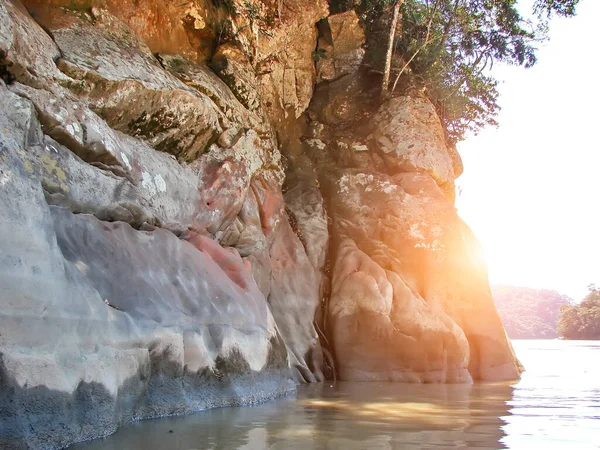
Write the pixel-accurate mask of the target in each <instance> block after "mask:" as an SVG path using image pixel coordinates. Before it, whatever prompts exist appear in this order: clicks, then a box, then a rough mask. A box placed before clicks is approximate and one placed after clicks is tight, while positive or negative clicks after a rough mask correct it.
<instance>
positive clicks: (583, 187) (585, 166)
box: [457, 0, 600, 300]
mask: <svg viewBox="0 0 600 450" xmlns="http://www.w3.org/2000/svg"><path fill="white" fill-rule="evenodd" d="M521 3H524V2H523V1H522V2H521ZM599 27H600V1H598V0H581V3H580V5H579V7H578V13H577V16H576V17H574V18H570V19H563V18H554V19H553V21H552V22H551V24H550V41H548V42H547V43H545V44H543V45H542V46H541V47H540V50H539V52H538V63H537V64H536V66H534V67H533V68H531V69H527V70H526V69H523V68H517V67H496V68H494V70H493V74H494V75H495V76H496V78H498V79H500V80H503V83H502V84H501V85H500V86H499V90H500V94H501V96H500V101H499V103H500V105H501V106H502V111H501V113H500V115H499V118H498V122H499V123H500V128H499V129H486V130H484V131H482V132H481V133H480V134H479V135H478V136H476V137H472V138H470V139H468V140H467V141H465V142H463V143H462V144H461V145H460V146H459V150H460V153H461V155H462V158H463V161H464V165H465V173H464V174H463V175H462V176H461V177H460V178H459V179H458V180H457V184H458V186H459V187H460V189H461V190H462V193H461V194H460V195H459V197H458V199H457V207H458V211H459V214H460V215H461V216H462V217H463V218H464V219H465V221H466V222H467V223H468V224H469V225H470V226H471V228H472V229H473V231H474V232H475V234H476V235H477V236H478V237H479V239H480V240H481V242H482V243H483V246H484V248H485V253H486V256H487V260H488V264H489V273H490V282H491V283H493V284H498V283H506V284H513V285H517V286H529V287H534V288H548V289H555V290H557V291H559V292H561V293H564V294H567V295H569V296H571V297H573V298H574V299H576V300H580V299H581V298H582V297H583V296H584V295H585V293H586V292H587V285H588V284H590V283H593V282H595V283H598V284H600V53H599V51H598V45H599V42H600V41H598V38H597V36H598V30H599Z"/></svg>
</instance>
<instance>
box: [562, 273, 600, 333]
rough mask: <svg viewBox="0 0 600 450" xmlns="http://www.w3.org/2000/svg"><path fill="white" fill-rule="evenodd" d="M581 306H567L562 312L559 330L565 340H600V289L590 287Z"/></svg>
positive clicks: (563, 307)
mask: <svg viewBox="0 0 600 450" xmlns="http://www.w3.org/2000/svg"><path fill="white" fill-rule="evenodd" d="M589 290H590V292H589V294H588V295H587V296H586V297H585V298H584V299H583V301H582V302H581V303H579V304H567V305H564V306H562V308H561V310H560V320H559V323H558V329H559V331H560V334H561V336H563V337H564V338H565V339H584V340H597V339H600V289H599V288H597V287H596V286H594V285H591V286H590V287H589Z"/></svg>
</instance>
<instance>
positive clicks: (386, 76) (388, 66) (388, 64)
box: [381, 0, 404, 97]
mask: <svg viewBox="0 0 600 450" xmlns="http://www.w3.org/2000/svg"><path fill="white" fill-rule="evenodd" d="M402 3H404V0H397V1H396V4H395V5H394V16H393V18H392V25H391V26H390V36H389V40H388V48H387V53H386V54H385V69H384V70H383V80H382V81H381V96H382V97H385V96H386V95H387V93H388V90H389V85H390V73H391V71H392V56H393V54H394V38H395V36H396V27H397V25H398V17H399V16H400V6H402Z"/></svg>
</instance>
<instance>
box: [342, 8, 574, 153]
mask: <svg viewBox="0 0 600 450" xmlns="http://www.w3.org/2000/svg"><path fill="white" fill-rule="evenodd" d="M578 1H579V0H537V1H536V2H535V4H534V11H533V13H534V14H535V15H534V16H532V18H531V19H525V18H524V17H522V16H521V14H520V13H519V11H518V9H517V0H404V2H403V4H402V8H401V20H400V24H399V27H398V30H397V31H398V32H397V33H396V40H395V42H394V52H395V59H394V71H395V73H396V75H397V74H399V73H400V74H402V78H404V81H402V82H401V83H400V84H399V86H404V87H406V88H414V87H416V88H418V89H419V90H422V91H423V92H424V93H425V95H427V97H428V98H429V99H430V100H431V101H432V102H433V104H434V105H435V107H436V109H437V111H438V114H439V115H440V118H441V119H442V121H443V122H444V124H445V126H446V130H447V135H448V138H449V140H450V141H452V142H456V141H459V140H462V139H464V138H465V137H466V136H467V135H468V134H470V133H472V134H476V133H477V132H478V130H480V129H481V128H483V127H485V126H489V125H492V126H495V125H497V123H496V120H495V118H496V116H497V114H498V112H499V109H500V108H499V105H498V103H497V100H498V90H497V85H498V83H497V81H496V80H495V79H494V78H492V77H491V76H490V75H489V69H490V68H491V67H492V66H493V65H494V64H495V63H498V62H502V63H505V64H512V65H518V66H523V67H531V66H533V65H534V64H535V62H536V56H535V51H536V45H537V44H538V43H539V42H541V41H543V40H544V39H545V38H546V31H547V25H548V23H547V22H548V19H549V18H550V17H551V16H552V15H554V14H556V15H560V16H571V15H573V14H574V13H575V7H576V5H577V3H578ZM336 3H337V8H343V7H344V6H346V7H347V6H348V5H347V4H348V3H353V4H354V5H357V6H356V9H357V11H358V12H359V14H360V15H361V17H362V19H363V22H364V23H365V25H366V28H367V33H368V34H370V35H371V42H370V46H369V50H370V51H371V52H379V53H381V49H382V48H386V40H387V39H388V36H389V31H388V32H387V33H385V32H384V29H385V26H387V27H388V30H389V25H387V24H386V25H382V23H383V22H386V20H387V19H388V18H389V15H390V10H391V8H390V7H391V6H392V5H393V4H394V3H395V1H394V0H360V1H358V2H356V1H355V2H351V1H349V0H338V1H337V2H335V1H334V2H332V4H336ZM381 59H382V57H381V55H377V56H376V57H374V58H372V60H373V61H377V64H381ZM393 79H394V74H392V80H393Z"/></svg>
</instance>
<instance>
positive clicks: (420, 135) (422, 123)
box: [369, 97, 454, 185]
mask: <svg viewBox="0 0 600 450" xmlns="http://www.w3.org/2000/svg"><path fill="white" fill-rule="evenodd" d="M371 127H372V129H373V133H372V135H371V136H369V138H370V140H371V142H370V144H371V145H372V147H373V148H374V150H375V151H376V152H378V153H379V155H380V156H381V157H382V158H383V159H384V161H385V163H386V165H389V166H390V167H393V168H395V169H396V170H397V171H399V172H410V171H424V172H427V173H429V174H430V175H431V176H432V177H433V179H434V180H435V181H436V182H437V183H438V184H440V185H442V184H446V183H448V182H452V181H453V180H454V169H453V165H452V159H451V158H450V155H449V154H448V150H447V148H446V142H445V139H444V130H443V128H442V124H441V122H440V119H439V117H438V116H437V114H436V113H435V109H434V107H433V105H432V104H431V103H430V102H429V100H427V99H425V98H414V97H399V98H394V99H391V100H389V101H388V102H386V103H384V104H383V105H382V106H381V107H380V108H379V110H378V111H377V113H376V114H375V116H374V117H373V119H372V121H371Z"/></svg>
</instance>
